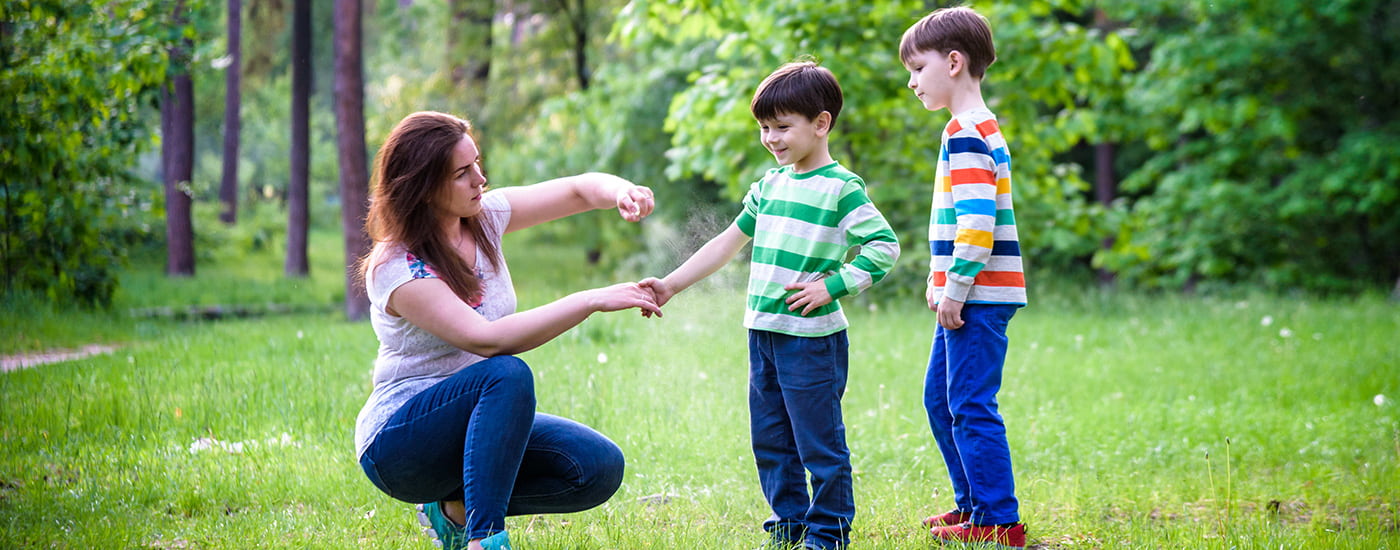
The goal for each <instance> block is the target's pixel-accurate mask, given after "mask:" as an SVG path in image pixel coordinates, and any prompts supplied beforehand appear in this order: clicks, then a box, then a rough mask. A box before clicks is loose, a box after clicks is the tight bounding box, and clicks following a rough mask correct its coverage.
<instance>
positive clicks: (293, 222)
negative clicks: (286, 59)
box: [284, 0, 311, 277]
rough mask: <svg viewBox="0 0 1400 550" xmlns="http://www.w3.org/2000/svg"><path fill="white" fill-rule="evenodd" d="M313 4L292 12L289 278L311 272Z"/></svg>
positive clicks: (305, 2) (303, 1)
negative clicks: (309, 244) (308, 252)
mask: <svg viewBox="0 0 1400 550" xmlns="http://www.w3.org/2000/svg"><path fill="white" fill-rule="evenodd" d="M310 103H311V0H296V3H295V6H293V8H292V146H291V154H292V157H291V171H292V173H291V180H290V181H289V182H288V183H287V263H286V266H285V267H284V272H285V273H286V275H287V276H288V277H305V276H306V275H307V274H309V273H310V272H311V266H310V261H309V260H308V259H307V233H308V231H309V228H308V227H309V225H310V219H311V209H310V206H309V204H310V199H309V196H310V193H309V192H308V188H309V187H310V185H309V182H310V178H311V110H310Z"/></svg>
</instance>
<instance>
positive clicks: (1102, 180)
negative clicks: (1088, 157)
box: [1094, 143, 1118, 284]
mask: <svg viewBox="0 0 1400 550" xmlns="http://www.w3.org/2000/svg"><path fill="white" fill-rule="evenodd" d="M1114 157H1115V153H1114V147H1113V144H1112V143H1100V144H1098V145H1095V146H1094V196H1095V198H1097V199H1098V201H1099V204H1101V205H1103V206H1104V207H1105V208H1107V207H1109V206H1111V205H1112V204H1113V201H1114V200H1117V199H1118V177H1117V175H1116V174H1114V173H1113V160H1114ZM1100 246H1101V247H1102V248H1103V249H1104V250H1109V249H1111V248H1113V236H1112V235H1109V236H1105V237H1104V238H1103V242H1102V243H1100ZM1113 280H1114V275H1113V272H1112V271H1109V270H1107V269H1099V283H1102V284H1112V283H1113Z"/></svg>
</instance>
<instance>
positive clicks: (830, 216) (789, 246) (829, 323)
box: [734, 162, 899, 337]
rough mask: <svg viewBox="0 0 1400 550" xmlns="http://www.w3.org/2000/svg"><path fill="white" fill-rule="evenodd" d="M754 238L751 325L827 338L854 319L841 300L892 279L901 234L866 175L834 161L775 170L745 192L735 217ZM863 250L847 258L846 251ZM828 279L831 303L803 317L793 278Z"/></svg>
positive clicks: (746, 321)
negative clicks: (791, 301) (791, 299)
mask: <svg viewBox="0 0 1400 550" xmlns="http://www.w3.org/2000/svg"><path fill="white" fill-rule="evenodd" d="M734 224H735V225H737V226H738V228H739V230H740V231H743V233H744V234H745V235H747V236H749V237H751V238H753V260H752V262H751V263H750V264H749V289H748V294H749V297H748V307H747V310H746V311H745V313H744V326H745V327H747V328H750V329H756V330H766V331H770V332H778V333H782V334H788V335H792V336H809V337H815V336H826V335H828V334H832V333H835V332H839V331H841V330H843V329H845V328H846V327H847V326H848V325H849V324H848V323H847V322H846V316H845V315H844V314H843V313H841V305H840V303H839V302H838V301H837V300H839V299H840V298H842V297H845V296H853V295H856V294H859V293H860V292H861V291H863V290H865V289H867V288H869V287H870V286H871V285H873V284H875V283H877V282H879V281H880V279H883V278H885V275H886V274H887V273H889V271H890V268H892V267H894V262H895V260H897V259H898V258H899V239H898V238H897V237H895V234H894V230H892V229H890V224H889V223H888V222H886V221H885V217H884V216H883V215H881V214H880V211H879V210H877V209H876V208H875V205H874V204H873V203H871V202H870V197H869V196H868V195H866V193H865V182H864V181H862V180H861V179H860V176H857V175H855V173H853V172H851V171H850V170H847V169H845V168H844V167H842V166H841V165H840V163H836V162H833V163H831V164H828V165H826V166H823V167H821V168H818V169H816V170H812V171H810V172H804V173H801V174H797V173H794V172H793V170H792V167H791V166H783V167H781V168H774V169H772V170H769V171H768V173H767V174H766V175H764V177H763V179H761V180H759V181H757V182H755V183H754V184H753V186H751V187H750V188H749V193H748V195H747V196H745V197H744V211H743V212H741V213H740V214H739V217H738V218H737V219H735V220H734ZM855 246H859V247H860V253H859V254H858V255H857V256H856V257H855V259H853V260H852V261H851V262H850V263H845V259H846V253H847V251H849V250H850V249H851V248H852V247H855ZM823 277H824V278H825V279H826V290H827V292H829V293H831V298H832V302H831V303H830V304H827V305H825V306H822V307H820V308H818V309H816V310H814V311H812V312H811V313H810V314H809V315H808V316H806V317H803V316H802V313H801V311H800V310H799V311H795V312H794V311H788V307H789V306H788V304H787V303H786V302H785V300H786V299H787V297H788V296H790V295H791V294H792V291H788V290H784V289H783V287H784V286H785V285H787V284H790V283H795V282H807V281H815V280H818V279H822V278H823Z"/></svg>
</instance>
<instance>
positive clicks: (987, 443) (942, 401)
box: [924, 304, 1021, 525]
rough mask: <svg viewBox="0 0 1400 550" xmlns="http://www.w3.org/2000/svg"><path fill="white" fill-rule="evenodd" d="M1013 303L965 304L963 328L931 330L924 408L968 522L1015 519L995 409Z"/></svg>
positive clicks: (1002, 429) (1007, 457) (1006, 451)
mask: <svg viewBox="0 0 1400 550" xmlns="http://www.w3.org/2000/svg"><path fill="white" fill-rule="evenodd" d="M1016 309H1017V306H1004V305H986V304H967V305H965V306H963V310H962V318H963V323H964V324H963V327H962V328H960V329H957V330H946V329H944V328H943V326H942V325H939V326H938V328H937V329H936V330H935V331H934V335H933V351H932V353H931V354H930V356H929V361H928V375H927V376H926V377H925V378H924V409H925V410H927V411H928V423H929V427H931V428H932V429H933V438H934V440H936V441H937V442H938V450H939V451H941V452H942V454H943V462H944V464H946V465H947V466H948V477H949V478H951V479H952V482H953V498H954V499H955V501H956V503H957V506H958V510H961V511H964V512H971V513H972V522H973V523H976V524H979V525H996V524H1002V523H1015V522H1018V521H1021V517H1020V510H1019V507H1018V503H1017V501H1016V481H1015V479H1014V478H1013V477H1012V473H1011V449H1010V446H1009V445H1008V444H1007V442H1006V424H1005V423H1003V422H1002V419H1001V414H1000V413H998V412H997V392H998V391H1001V373H1002V366H1003V365H1004V364H1005V362H1006V346H1007V340H1006V327H1007V325H1008V324H1010V322H1011V317H1012V316H1013V315H1015V314H1016Z"/></svg>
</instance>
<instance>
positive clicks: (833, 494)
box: [749, 330, 856, 548]
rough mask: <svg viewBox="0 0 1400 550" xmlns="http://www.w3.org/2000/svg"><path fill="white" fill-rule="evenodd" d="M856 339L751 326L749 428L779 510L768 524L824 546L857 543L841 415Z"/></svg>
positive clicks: (763, 480)
mask: <svg viewBox="0 0 1400 550" xmlns="http://www.w3.org/2000/svg"><path fill="white" fill-rule="evenodd" d="M849 346H850V344H849V342H848V341H847V339H846V331H844V330H843V331H841V332H838V333H836V334H832V335H829V336H822V337H817V338H808V337H801V336H788V335H786V334H779V333H776V332H768V331H763V330H750V331H749V424H750V425H749V427H750V430H751V435H752V438H753V455H754V461H755V462H756V463H757V464H758V481H759V485H760V486H762V488H763V496H764V498H766V499H767V500H768V505H769V507H771V508H772V509H773V516H772V517H770V518H769V519H768V520H767V521H765V522H764V523H763V529H764V530H765V531H768V532H769V533H772V534H773V536H775V537H778V538H785V539H789V540H793V541H799V540H803V539H804V538H805V539H806V541H807V542H809V543H811V544H814V545H816V546H818V547H821V548H835V547H837V546H838V545H839V546H846V545H848V544H850V531H851V520H852V519H854V518H855V515H856V507H855V495H854V492H853V491H852V489H851V450H850V448H848V447H847V446H846V425H845V423H844V422H843V421H842V419H841V396H842V395H843V394H845V392H846V370H847V350H848V348H849ZM804 468H805V469H806V472H804V471H803V469H804ZM807 473H810V474H811V476H812V479H811V482H812V493H811V496H810V497H809V496H808V494H807Z"/></svg>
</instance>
